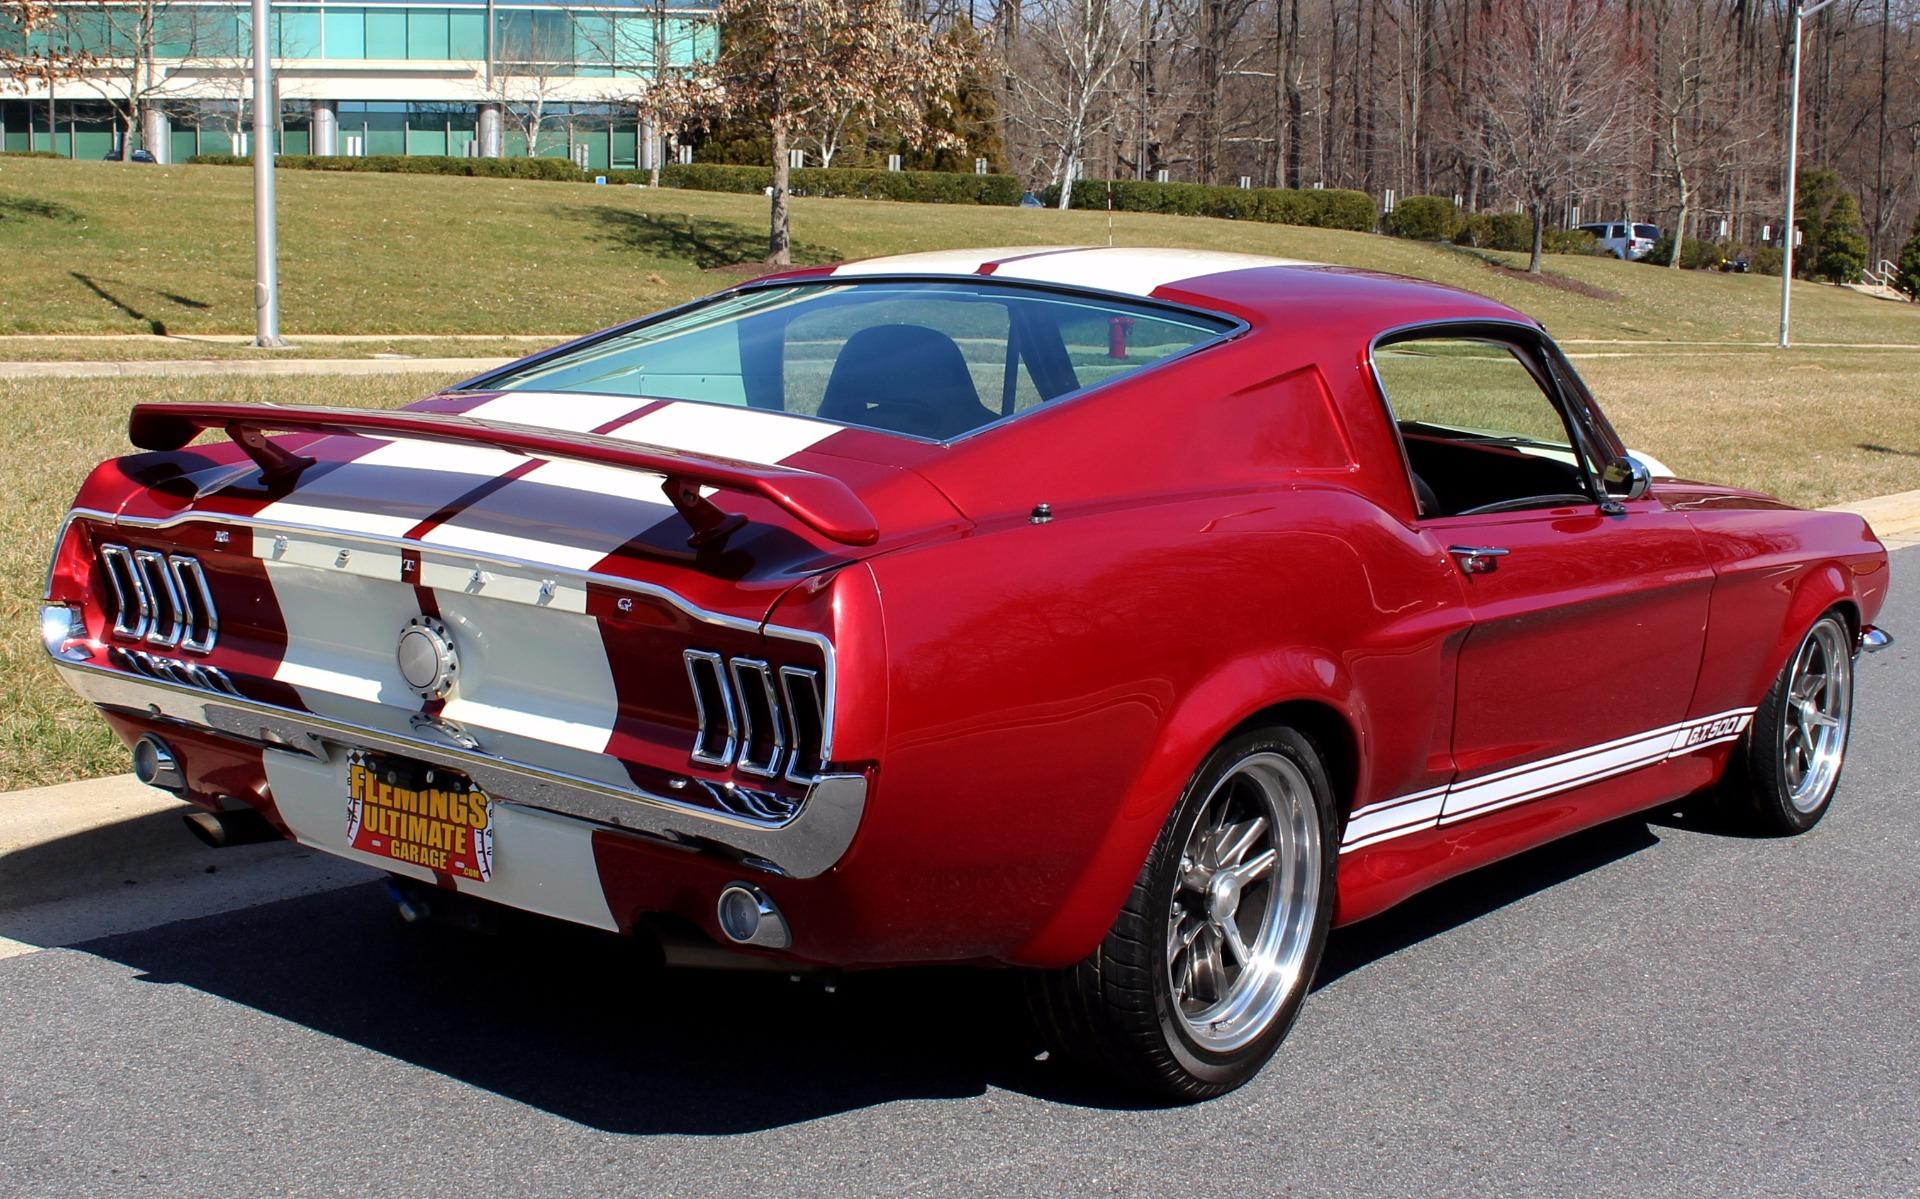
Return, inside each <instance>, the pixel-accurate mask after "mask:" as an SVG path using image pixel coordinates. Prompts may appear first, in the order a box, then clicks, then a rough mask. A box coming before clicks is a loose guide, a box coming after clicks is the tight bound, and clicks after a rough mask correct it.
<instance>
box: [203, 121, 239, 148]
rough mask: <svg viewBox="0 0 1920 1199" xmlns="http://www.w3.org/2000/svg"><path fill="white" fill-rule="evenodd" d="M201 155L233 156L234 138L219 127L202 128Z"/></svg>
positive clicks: (204, 126)
mask: <svg viewBox="0 0 1920 1199" xmlns="http://www.w3.org/2000/svg"><path fill="white" fill-rule="evenodd" d="M200 153H202V154H231V153H233V138H232V137H231V136H230V135H228V133H227V131H226V130H225V129H224V128H221V127H220V126H218V125H203V126H201V128H200Z"/></svg>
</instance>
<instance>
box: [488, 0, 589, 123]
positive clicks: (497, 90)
mask: <svg viewBox="0 0 1920 1199" xmlns="http://www.w3.org/2000/svg"><path fill="white" fill-rule="evenodd" d="M531 15H532V16H533V17H535V18H536V19H534V20H531V21H529V22H527V23H526V24H524V25H519V26H509V27H508V28H507V29H506V30H505V31H504V32H503V36H501V37H500V38H499V39H498V40H497V41H496V43H495V47H494V62H493V73H492V76H491V79H490V81H489V83H488V85H487V98H488V99H489V100H492V101H494V102H495V103H497V104H499V105H500V110H501V112H503V113H504V114H505V115H506V117H507V119H508V120H510V121H512V122H513V125H514V128H516V129H518V130H519V131H520V134H521V136H523V137H525V138H526V141H527V149H526V153H527V157H528V158H534V157H537V156H538V155H539V153H540V135H541V133H543V132H545V130H546V127H547V122H548V121H549V120H551V119H552V118H553V113H552V112H551V111H550V106H551V105H552V104H553V103H554V102H555V101H556V100H558V98H559V97H560V96H561V95H562V94H564V93H565V92H567V91H568V90H570V88H571V85H572V82H573V78H574V66H573V56H574V33H575V28H576V27H575V24H574V20H573V16H572V13H571V12H570V11H568V10H555V11H553V12H546V11H541V12H537V13H534V14H531Z"/></svg>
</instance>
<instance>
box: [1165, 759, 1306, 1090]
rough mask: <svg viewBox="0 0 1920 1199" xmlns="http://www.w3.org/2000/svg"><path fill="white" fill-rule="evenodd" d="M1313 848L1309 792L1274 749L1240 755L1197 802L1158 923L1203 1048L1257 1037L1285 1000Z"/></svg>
mask: <svg viewBox="0 0 1920 1199" xmlns="http://www.w3.org/2000/svg"><path fill="white" fill-rule="evenodd" d="M1322 852H1323V850H1322V846H1321V836H1320V818H1319V813H1318V809H1317V808H1316V806H1315V804H1314V799H1313V793H1312V789H1311V787H1310V786H1309V784H1308V782H1307V778H1306V776H1305V775H1304V774H1303V773H1301V770H1300V768H1299V767H1298V766H1297V765H1295V764H1294V763H1293V762H1292V761H1291V760H1290V759H1288V758H1286V757H1284V756H1282V755H1281V754H1277V753H1255V754H1250V755H1248V756H1247V757H1245V758H1243V759H1241V760H1240V761H1239V762H1238V763H1236V764H1235V765H1234V766H1233V767H1232V769H1230V770H1229V771H1228V772H1227V773H1226V775H1225V776H1224V777H1222V778H1221V779H1220V781H1219V782H1218V783H1217V784H1216V785H1215V786H1214V788H1213V790H1212V792H1211V793H1210V794H1209V795H1208V796H1207V800H1206V803H1205V804H1204V805H1203V806H1202V808H1201V811H1200V816H1199V819H1198V820H1197V821H1196V822H1195V823H1194V826H1193V832H1192V833H1191V834H1190V835H1189V836H1188V837H1187V843H1186V847H1185V848H1184V850H1183V851H1182V852H1181V856H1180V877H1179V881H1178V884H1177V885H1176V886H1175V888H1174V893H1173V902H1172V911H1171V912H1170V914H1169V918H1168V921H1167V975H1168V980H1169V982H1170V983H1171V984H1172V988H1173V998H1174V1004H1175V1007H1176V1009H1177V1011H1178V1013H1179V1016H1180V1019H1181V1021H1182V1022H1183V1023H1184V1024H1185V1025H1186V1028H1187V1032H1188V1034H1189V1035H1190V1036H1192V1038H1193V1039H1194V1040H1195V1041H1196V1042H1197V1043H1198V1044H1199V1045H1200V1046H1202V1047H1203V1048H1205V1049H1208V1050H1210V1051H1213V1052H1216V1053H1227V1052H1231V1051H1232V1050H1235V1049H1238V1048H1240V1047H1241V1046H1243V1045H1245V1044H1247V1043H1248V1042H1249V1041H1252V1040H1253V1039H1255V1038H1257V1037H1258V1036H1259V1035H1260V1034H1261V1033H1262V1032H1264V1031H1265V1030H1266V1028H1267V1026H1268V1024H1269V1023H1270V1022H1271V1021H1272V1019H1273V1017H1274V1014H1275V1013H1276V1012H1278V1011H1279V1009H1280V1007H1281V1005H1282V1004H1284V1003H1285V1002H1286V999H1287V997H1288V996H1289V995H1290V994H1292V992H1293V990H1294V986H1295V984H1296V983H1297V982H1298V981H1299V978H1300V973H1301V969H1302V966H1303V965H1304V963H1305V961H1306V957H1307V950H1308V946H1309V945H1310V943H1311V942H1312V940H1313V931H1314V928H1315V920H1316V917H1317V915H1318V913H1319V905H1320V878H1321V873H1322V867H1323V862H1322V857H1321V854H1322Z"/></svg>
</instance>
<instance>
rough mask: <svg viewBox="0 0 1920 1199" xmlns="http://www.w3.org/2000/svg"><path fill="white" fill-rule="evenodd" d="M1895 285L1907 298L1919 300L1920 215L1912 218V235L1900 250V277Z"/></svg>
mask: <svg viewBox="0 0 1920 1199" xmlns="http://www.w3.org/2000/svg"><path fill="white" fill-rule="evenodd" d="M1895 286H1897V287H1899V289H1900V290H1901V291H1903V292H1906V293H1907V298H1908V299H1909V300H1920V216H1917V217H1915V218H1914V219H1913V236H1912V237H1909V238H1908V239H1907V244H1906V245H1905V246H1903V247H1901V250H1900V278H1899V280H1898V281H1897V282H1896V284H1895Z"/></svg>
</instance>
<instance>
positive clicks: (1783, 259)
mask: <svg viewBox="0 0 1920 1199" xmlns="http://www.w3.org/2000/svg"><path fill="white" fill-rule="evenodd" d="M1832 3H1833V0H1820V3H1818V4H1800V3H1796V4H1795V5H1794V6H1793V83H1792V94H1791V96H1790V98H1789V99H1788V100H1787V223H1786V224H1785V225H1784V226H1783V227H1782V228H1783V230H1784V231H1783V232H1782V233H1781V236H1780V348H1781V349H1783V350H1784V349H1786V348H1787V345H1788V341H1789V339H1788V332H1787V329H1788V322H1789V320H1790V318H1791V313H1792V311H1793V239H1794V235H1795V233H1796V232H1797V231H1798V230H1797V229H1796V227H1795V226H1794V223H1793V218H1794V211H1793V210H1794V196H1793V193H1794V190H1795V188H1794V184H1795V182H1796V180H1797V177H1798V176H1799V174H1800V37H1801V34H1802V33H1803V32H1804V31H1805V29H1806V23H1807V18H1808V17H1810V16H1812V15H1813V14H1815V13H1817V12H1819V11H1820V10H1821V9H1823V8H1825V7H1826V6H1827V5H1829V4H1832Z"/></svg>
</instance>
